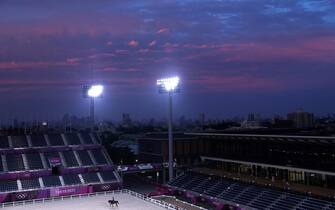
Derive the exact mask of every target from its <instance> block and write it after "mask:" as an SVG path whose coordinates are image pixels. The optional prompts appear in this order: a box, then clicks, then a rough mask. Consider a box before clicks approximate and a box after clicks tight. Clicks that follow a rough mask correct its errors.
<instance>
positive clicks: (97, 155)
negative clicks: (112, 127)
mask: <svg viewBox="0 0 335 210" xmlns="http://www.w3.org/2000/svg"><path fill="white" fill-rule="evenodd" d="M91 152H92V154H93V157H94V159H95V161H96V162H97V164H101V165H102V164H107V160H106V158H105V156H104V154H103V153H102V150H101V149H92V150H91Z"/></svg>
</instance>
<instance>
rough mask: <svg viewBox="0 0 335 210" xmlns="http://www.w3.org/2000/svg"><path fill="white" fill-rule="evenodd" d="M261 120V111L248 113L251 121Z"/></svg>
mask: <svg viewBox="0 0 335 210" xmlns="http://www.w3.org/2000/svg"><path fill="white" fill-rule="evenodd" d="M260 120H261V115H260V114H259V113H250V114H248V121H249V122H259V121H260Z"/></svg>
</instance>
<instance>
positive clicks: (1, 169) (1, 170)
mask: <svg viewBox="0 0 335 210" xmlns="http://www.w3.org/2000/svg"><path fill="white" fill-rule="evenodd" d="M3 171H4V169H3V166H2V159H1V156H0V172H3Z"/></svg>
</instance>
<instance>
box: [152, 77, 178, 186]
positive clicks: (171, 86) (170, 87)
mask: <svg viewBox="0 0 335 210" xmlns="http://www.w3.org/2000/svg"><path fill="white" fill-rule="evenodd" d="M179 81H180V79H179V77H170V78H164V79H159V80H157V86H158V92H159V93H168V95H169V111H168V126H169V181H172V179H173V133H172V132H173V131H172V94H173V93H178V92H179V91H180V88H179Z"/></svg>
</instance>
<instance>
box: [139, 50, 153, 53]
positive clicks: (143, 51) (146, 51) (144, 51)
mask: <svg viewBox="0 0 335 210" xmlns="http://www.w3.org/2000/svg"><path fill="white" fill-rule="evenodd" d="M138 52H140V53H148V52H150V50H149V49H140V50H139V51H138Z"/></svg>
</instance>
